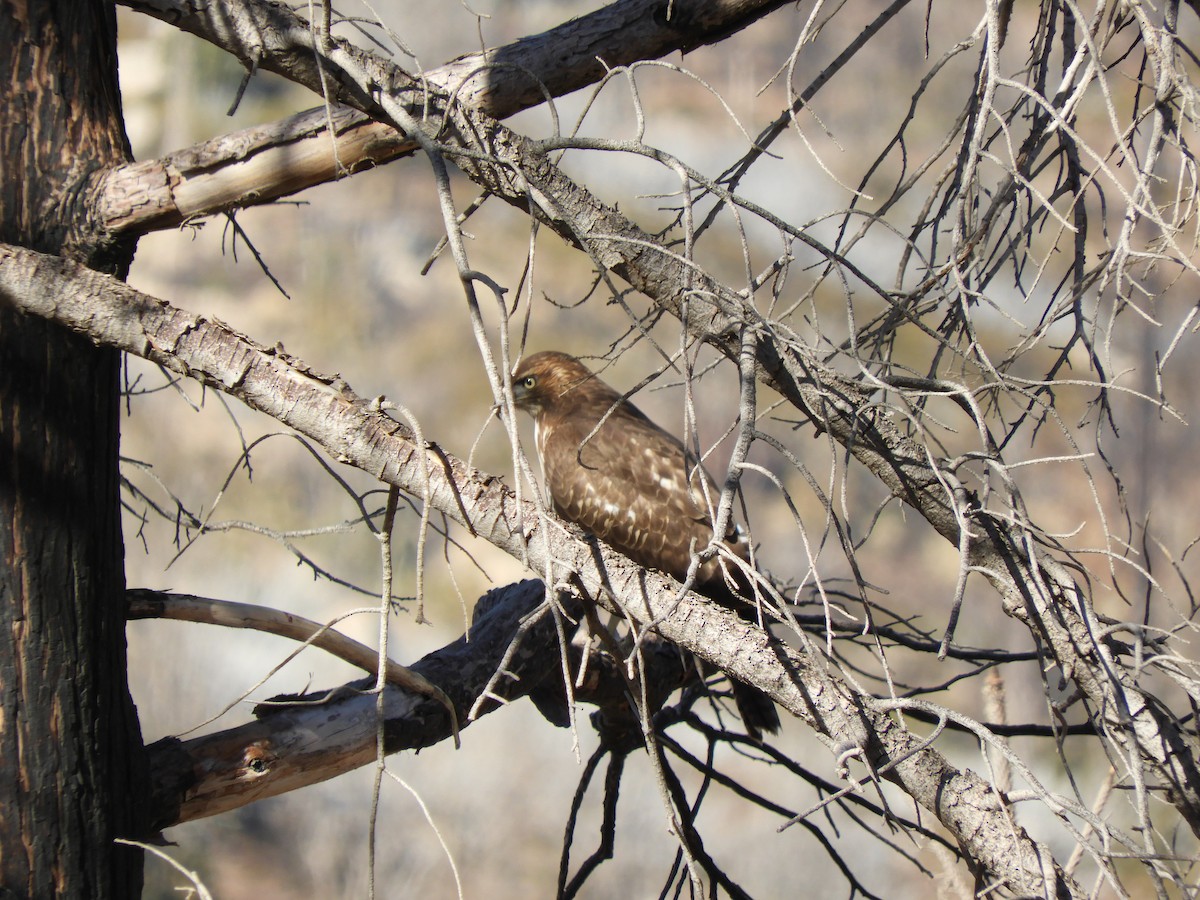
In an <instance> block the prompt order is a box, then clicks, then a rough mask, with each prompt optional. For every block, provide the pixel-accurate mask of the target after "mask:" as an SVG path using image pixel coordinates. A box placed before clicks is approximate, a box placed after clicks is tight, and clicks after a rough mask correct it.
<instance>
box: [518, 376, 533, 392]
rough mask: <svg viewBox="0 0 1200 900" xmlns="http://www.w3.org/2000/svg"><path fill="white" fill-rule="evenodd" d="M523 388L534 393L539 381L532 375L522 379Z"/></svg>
mask: <svg viewBox="0 0 1200 900" xmlns="http://www.w3.org/2000/svg"><path fill="white" fill-rule="evenodd" d="M521 387H523V388H525V390H527V391H532V390H533V389H534V388H535V387H537V379H536V378H535V377H533V376H532V375H526V376H525V377H524V378H522V379H521Z"/></svg>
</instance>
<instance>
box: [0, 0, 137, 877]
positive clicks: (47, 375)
mask: <svg viewBox="0 0 1200 900" xmlns="http://www.w3.org/2000/svg"><path fill="white" fill-rule="evenodd" d="M0 66H2V67H3V70H4V71H3V72H2V73H0V78H3V83H4V84H5V89H4V91H3V92H0V240H3V241H7V242H11V243H15V244H23V245H25V246H27V247H32V248H36V249H38V250H41V251H43V252H46V253H54V254H60V255H63V256H69V257H71V258H73V259H75V260H78V261H80V262H83V263H85V264H87V265H89V266H92V267H95V268H101V269H104V270H105V271H108V272H111V273H114V274H118V275H121V276H123V275H124V274H125V272H126V270H127V269H128V266H129V262H130V260H131V259H132V251H133V245H132V244H131V243H125V244H119V243H114V242H112V241H110V240H107V239H106V238H105V236H104V235H103V234H102V233H101V232H100V231H99V230H98V229H96V228H95V227H94V225H93V223H92V221H91V219H90V217H89V216H88V214H87V209H88V205H87V204H88V200H89V197H90V195H91V192H90V190H89V185H90V177H91V175H92V173H94V172H95V171H97V170H98V169H102V168H104V167H108V166H111V165H114V164H116V163H119V162H122V161H126V160H128V158H129V150H128V144H127V141H126V139H125V134H124V126H123V121H122V117H121V104H120V97H119V93H118V88H117V69H116V17H115V12H114V9H113V7H112V5H111V4H110V3H106V2H97V0H0ZM119 363H120V357H119V354H117V353H116V352H114V351H112V350H107V349H99V348H97V347H95V346H93V345H91V344H90V343H88V342H87V341H85V340H83V339H81V338H78V337H76V336H74V335H71V334H69V333H67V332H66V331H64V330H62V329H60V328H57V327H56V326H53V325H51V324H49V323H47V322H45V321H43V320H39V319H33V318H28V317H25V316H23V315H21V314H19V313H17V312H16V311H15V310H14V309H13V307H12V305H11V304H9V303H7V302H5V300H4V298H3V297H2V296H0V896H9V895H12V896H19V897H89V898H91V897H98V898H103V897H119V898H128V897H136V896H138V895H139V894H140V892H141V883H142V859H141V852H140V851H138V850H135V849H133V848H129V847H126V846H122V845H118V844H115V843H114V838H118V837H137V836H142V834H143V830H142V829H141V828H140V827H139V825H140V822H141V806H142V804H143V802H144V798H145V796H146V790H145V768H144V762H143V760H144V753H143V748H142V740H141V731H140V728H139V725H138V721H137V713H136V710H135V709H134V706H133V702H132V700H131V698H130V695H129V689H128V682H127V677H126V660H125V616H124V602H123V594H124V586H125V584H124V582H125V579H124V571H123V546H122V540H121V531H120V505H119V499H120V498H119V494H118V472H117V451H118V443H119V440H118V438H119V435H118V415H119V395H118V376H119Z"/></svg>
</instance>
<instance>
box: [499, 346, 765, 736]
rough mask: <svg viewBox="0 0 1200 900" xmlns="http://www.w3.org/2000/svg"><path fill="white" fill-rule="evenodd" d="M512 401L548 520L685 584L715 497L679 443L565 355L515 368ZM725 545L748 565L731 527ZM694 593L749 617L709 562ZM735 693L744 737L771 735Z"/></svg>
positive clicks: (750, 696)
mask: <svg viewBox="0 0 1200 900" xmlns="http://www.w3.org/2000/svg"><path fill="white" fill-rule="evenodd" d="M513 399H514V401H515V402H516V405H517V407H518V408H519V409H523V410H525V411H526V412H528V413H530V414H531V415H532V416H533V418H534V431H535V435H536V439H537V451H538V456H539V457H540V459H541V463H542V472H543V475H544V477H545V480H546V490H547V492H548V493H549V494H550V501H551V504H552V505H553V509H554V512H555V513H556V514H557V515H559V516H560V517H562V518H563V519H566V520H567V521H568V522H574V523H575V524H576V525H579V526H580V527H581V528H584V529H585V530H587V531H589V532H591V533H592V534H594V535H595V536H596V537H598V538H599V539H600V540H602V541H604V543H606V544H608V545H609V546H610V547H613V548H614V549H616V550H619V551H620V552H621V553H623V554H625V555H626V556H628V557H629V558H630V559H632V560H633V561H634V562H636V563H638V564H640V565H643V566H646V567H647V568H652V569H658V570H659V571H661V572H664V573H666V574H667V575H670V576H671V577H672V578H675V579H678V580H679V581H683V580H684V579H685V578H686V577H687V572H688V568H689V567H690V565H691V561H692V556H693V555H694V554H695V553H698V552H700V551H701V550H703V549H704V548H705V547H707V546H708V545H709V543H710V542H711V541H712V535H713V523H712V518H711V516H710V515H709V502H710V501H711V502H713V503H715V502H716V499H717V497H719V496H720V492H719V491H718V490H717V488H716V486H715V485H714V483H713V481H712V478H710V477H709V475H708V473H707V472H705V471H704V469H703V467H701V466H700V465H699V464H698V463H697V461H696V459H695V457H694V456H693V455H692V454H690V453H688V452H687V450H686V448H685V447H684V446H683V443H682V442H681V441H679V439H678V438H676V437H675V436H674V435H672V434H669V433H668V432H666V431H664V430H663V429H661V428H659V427H658V426H657V425H655V424H654V423H653V422H651V421H650V420H649V419H648V418H647V417H646V416H645V415H644V414H643V413H642V411H641V410H639V409H638V408H637V407H636V406H634V405H633V404H632V403H630V402H629V401H627V400H625V399H623V398H622V397H621V395H620V394H618V393H617V392H616V391H614V390H613V389H612V388H611V387H609V386H608V385H607V384H605V383H604V382H603V381H601V380H600V379H599V378H597V377H596V376H595V375H594V374H592V372H591V371H589V370H588V369H587V368H586V367H585V366H583V365H582V364H581V363H580V362H579V360H577V359H575V358H574V357H573V356H568V355H567V354H565V353H555V352H543V353H535V354H533V355H532V356H527V357H526V358H525V359H524V360H522V361H521V363H520V365H518V366H517V369H516V372H515V373H514V374H513ZM601 419H603V420H604V422H603V424H600V422H601ZM597 425H599V429H597ZM593 432H595V433H594V434H593ZM589 435H590V437H589ZM705 486H707V488H708V497H707V498H706V496H705ZM724 537H725V541H726V543H727V544H728V545H729V546H730V547H731V548H732V549H733V551H734V552H735V553H736V554H738V555H739V556H740V557H741V558H742V559H746V558H748V549H749V548H748V546H747V545H746V542H745V539H744V538H743V537H742V536H741V534H740V533H739V532H737V531H736V530H732V528H731V531H730V533H728V534H726V535H725V536H724ZM727 568H728V569H732V567H727ZM730 574H733V575H734V576H735V577H736V575H738V574H740V573H732V572H731V573H730ZM742 581H744V579H739V582H742ZM695 590H697V591H698V592H700V593H701V594H704V595H705V596H708V597H710V598H711V599H713V600H716V601H717V602H719V603H721V604H722V605H725V606H729V607H731V608H734V609H738V610H739V611H740V612H742V614H743V615H745V614H747V613H748V612H749V607H748V605H747V603H746V601H745V600H744V599H742V598H740V597H739V596H738V593H737V592H735V591H734V590H733V589H732V588H731V587H730V585H729V583H728V582H727V580H726V573H725V572H723V571H722V567H721V564H720V562H719V558H718V557H716V556H714V557H712V558H710V559H709V560H707V561H706V562H705V563H704V564H703V565H702V566H701V567H700V569H699V571H698V573H697V576H696V581H695ZM733 687H734V699H735V700H736V702H737V705H738V710H739V712H740V713H741V716H742V720H743V722H744V724H745V725H746V730H747V731H748V732H749V733H750V735H751V736H752V737H755V738H757V737H758V736H759V732H760V731H770V732H775V731H778V730H779V713H778V712H777V711H776V709H775V706H774V704H773V703H772V702H771V700H770V699H769V698H768V697H767V696H766V695H765V694H763V693H761V692H760V691H758V690H757V689H755V688H752V687H749V686H748V685H743V684H741V683H740V682H736V681H735V682H733Z"/></svg>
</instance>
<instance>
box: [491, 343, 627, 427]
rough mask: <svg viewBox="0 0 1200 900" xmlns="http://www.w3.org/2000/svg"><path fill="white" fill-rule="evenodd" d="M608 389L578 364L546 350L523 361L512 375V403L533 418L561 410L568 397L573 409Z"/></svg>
mask: <svg viewBox="0 0 1200 900" xmlns="http://www.w3.org/2000/svg"><path fill="white" fill-rule="evenodd" d="M605 388H606V385H605V384H604V382H602V381H600V380H599V379H598V378H596V376H595V375H593V374H592V373H591V372H590V371H588V369H587V367H585V366H584V365H583V364H582V363H581V362H579V360H577V359H576V358H575V357H573V356H568V355H567V354H566V353H556V352H554V351H553V350H547V351H544V352H542V353H534V354H533V355H532V356H527V357H525V358H524V359H523V360H521V362H520V364H519V365H518V366H517V370H516V371H515V372H513V402H514V403H516V405H517V408H518V409H523V410H525V411H526V412H528V413H530V414H532V415H533V416H534V417H537V416H540V415H542V414H543V413H553V412H555V411H556V410H559V409H562V408H563V405H564V403H566V402H567V397H568V395H572V396H571V397H570V401H569V402H570V403H571V405H572V406H574V405H576V404H578V402H579V401H580V400H582V399H583V397H582V396H581V395H582V394H587V393H591V392H594V391H596V390H597V389H600V390H601V391H602V392H603V391H604V390H605Z"/></svg>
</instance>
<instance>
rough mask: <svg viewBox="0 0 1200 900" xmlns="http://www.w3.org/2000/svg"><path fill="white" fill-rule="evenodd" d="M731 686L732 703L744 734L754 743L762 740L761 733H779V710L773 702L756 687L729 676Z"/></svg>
mask: <svg viewBox="0 0 1200 900" xmlns="http://www.w3.org/2000/svg"><path fill="white" fill-rule="evenodd" d="M729 681H730V684H732V685H733V702H734V703H735V704H736V705H737V709H738V715H740V716H741V717H742V724H743V725H745V726H746V734H748V735H750V737H751V738H753V739H754V740H756V741H761V740H762V733H763V732H764V731H765V732H768V733H769V734H778V733H779V710H778V709H776V708H775V702H774V701H773V700H772V699H771V698H770V697H768V696H767V695H766V694H764V693H763V692H762V691H760V690H759V689H758V688H756V687H752V686H750V685H748V684H742V683H741V682H740V681H738V680H737V679H735V678H733V677H732V676H730V678H729Z"/></svg>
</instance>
